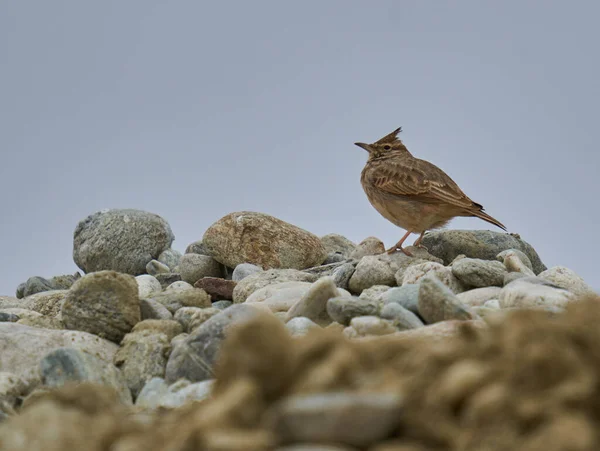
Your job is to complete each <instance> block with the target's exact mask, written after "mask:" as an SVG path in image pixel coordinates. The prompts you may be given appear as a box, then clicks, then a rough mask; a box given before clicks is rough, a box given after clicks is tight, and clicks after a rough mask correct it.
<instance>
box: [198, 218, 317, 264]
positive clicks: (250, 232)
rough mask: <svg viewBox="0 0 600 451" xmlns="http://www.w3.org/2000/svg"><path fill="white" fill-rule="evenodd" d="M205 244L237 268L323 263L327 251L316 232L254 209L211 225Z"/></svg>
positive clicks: (204, 239) (214, 253)
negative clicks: (250, 264) (245, 265)
mask: <svg viewBox="0 0 600 451" xmlns="http://www.w3.org/2000/svg"><path fill="white" fill-rule="evenodd" d="M202 243H203V245H204V247H205V248H206V250H207V251H208V253H209V254H210V255H212V256H213V257H214V258H215V260H217V261H219V262H220V263H222V264H224V265H225V266H228V267H230V268H235V267H236V266H237V265H239V264H240V263H245V262H249V263H254V264H257V265H260V266H261V267H263V268H285V269H304V268H310V267H312V266H317V265H320V264H321V263H323V261H324V260H325V257H326V256H327V252H326V251H325V247H324V246H323V244H322V242H321V240H320V239H319V237H317V236H316V235H313V234H312V233H310V232H308V231H306V230H303V229H301V228H300V227H297V226H295V225H292V224H289V223H287V222H285V221H282V220H281V219H278V218H275V217H273V216H270V215H267V214H264V213H256V212H250V211H240V212H235V213H230V214H228V215H226V216H224V217H223V218H221V219H219V220H218V221H216V222H215V223H214V224H213V225H211V226H210V227H209V228H208V229H207V230H206V232H205V233H204V237H203V238H202Z"/></svg>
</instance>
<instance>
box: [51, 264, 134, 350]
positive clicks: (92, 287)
mask: <svg viewBox="0 0 600 451" xmlns="http://www.w3.org/2000/svg"><path fill="white" fill-rule="evenodd" d="M61 313H62V320H63V322H64V324H65V327H66V328H67V329H73V330H81V331H84V332H89V333H92V334H95V335H98V336H99V337H102V338H106V339H107V340H110V341H114V342H116V343H119V342H120V341H121V340H122V339H123V337H124V336H125V334H126V333H128V332H129V331H130V330H131V329H132V328H133V326H134V325H135V324H136V323H138V322H139V321H140V320H141V313H140V299H139V297H138V285H137V283H136V280H135V278H134V277H133V276H130V275H128V274H122V273H118V272H115V271H99V272H94V273H91V274H87V275H85V276H83V277H82V278H81V279H79V280H78V281H77V282H75V283H74V284H73V286H72V287H71V289H70V290H69V293H68V294H67V297H66V299H65V301H64V303H63V304H62V309H61Z"/></svg>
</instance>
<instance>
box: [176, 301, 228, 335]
mask: <svg viewBox="0 0 600 451" xmlns="http://www.w3.org/2000/svg"><path fill="white" fill-rule="evenodd" d="M219 311H220V310H218V309H215V308H212V307H209V308H198V307H182V308H180V309H179V310H177V312H176V313H175V320H177V321H178V322H179V323H180V324H181V326H182V327H183V330H184V331H186V332H190V331H192V330H193V329H195V328H196V327H198V326H199V325H200V324H202V323H204V322H205V321H206V320H208V319H209V318H211V317H213V316H214V315H216V314H217V313H219Z"/></svg>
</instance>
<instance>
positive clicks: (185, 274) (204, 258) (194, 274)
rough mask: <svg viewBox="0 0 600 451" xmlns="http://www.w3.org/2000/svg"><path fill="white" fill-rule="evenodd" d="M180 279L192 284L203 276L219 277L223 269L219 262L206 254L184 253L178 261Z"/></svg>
mask: <svg viewBox="0 0 600 451" xmlns="http://www.w3.org/2000/svg"><path fill="white" fill-rule="evenodd" d="M179 272H180V274H181V279H182V280H184V281H186V282H187V283H189V284H190V285H194V284H195V283H196V282H197V281H198V280H200V279H202V278H203V277H221V276H222V275H223V269H222V268H221V265H220V264H219V262H217V261H216V260H215V259H214V258H212V257H209V256H208V255H199V254H185V255H184V256H183V257H181V262H180V263H179Z"/></svg>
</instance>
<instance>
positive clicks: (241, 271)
mask: <svg viewBox="0 0 600 451" xmlns="http://www.w3.org/2000/svg"><path fill="white" fill-rule="evenodd" d="M262 271H263V269H262V268H261V267H260V266H256V265H253V264H252V263H240V264H239V265H237V266H236V267H235V269H234V270H233V274H232V275H231V280H233V281H234V282H239V281H241V280H243V279H245V278H246V277H248V276H251V275H252V274H256V273H259V272H262Z"/></svg>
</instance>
